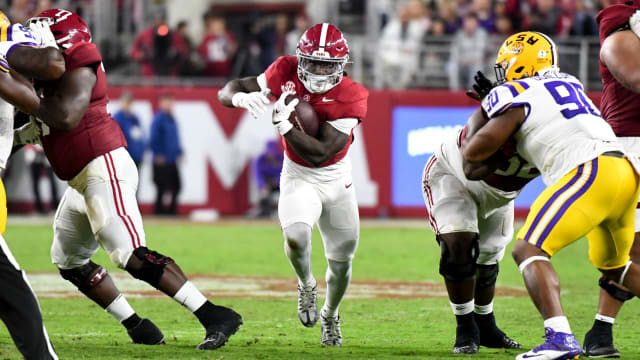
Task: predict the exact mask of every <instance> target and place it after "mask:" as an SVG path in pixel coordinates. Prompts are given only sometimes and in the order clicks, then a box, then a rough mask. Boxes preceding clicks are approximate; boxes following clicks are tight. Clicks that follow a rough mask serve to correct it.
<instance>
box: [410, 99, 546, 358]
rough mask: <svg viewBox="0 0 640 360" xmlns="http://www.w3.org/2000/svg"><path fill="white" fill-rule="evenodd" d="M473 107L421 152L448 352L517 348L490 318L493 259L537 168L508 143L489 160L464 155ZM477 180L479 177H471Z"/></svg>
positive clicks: (475, 118) (509, 235)
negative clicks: (434, 146)
mask: <svg viewBox="0 0 640 360" xmlns="http://www.w3.org/2000/svg"><path fill="white" fill-rule="evenodd" d="M480 111H481V110H477V111H476V113H474V115H472V116H471V117H470V118H469V122H468V124H467V126H465V128H464V129H462V130H461V131H460V132H459V133H458V134H456V136H452V137H449V138H447V139H445V140H444V141H443V143H442V145H441V146H440V147H439V150H438V151H437V152H436V153H435V154H434V155H433V156H431V158H429V161H428V162H427V164H426V166H425V168H424V174H423V178H422V184H423V195H424V201H425V204H426V206H427V211H428V218H429V224H430V226H431V228H432V229H433V231H434V232H435V233H436V240H437V241H438V244H439V245H440V250H441V256H440V268H439V271H440V274H441V275H442V276H443V277H444V281H445V284H446V287H447V293H448V294H449V302H450V304H451V308H452V310H453V313H454V315H455V317H456V323H457V327H456V341H455V344H454V346H453V350H452V352H453V353H454V354H475V353H477V352H478V351H479V347H480V345H482V346H486V347H490V348H507V349H520V348H522V346H521V345H520V344H518V343H517V342H516V341H515V340H513V339H510V338H509V337H507V336H506V335H505V334H504V332H502V331H501V330H500V329H499V328H498V326H497V325H496V321H495V316H494V312H493V297H494V295H495V285H496V279H497V278H498V269H499V265H498V264H499V262H500V261H501V260H502V258H503V256H504V252H505V249H506V247H507V245H508V244H509V242H511V239H513V211H514V209H513V200H514V199H515V198H516V197H517V196H518V194H519V193H520V191H521V190H522V188H523V187H524V186H525V185H526V184H527V183H528V182H529V181H531V180H533V179H534V178H535V177H536V176H538V175H539V174H540V173H539V172H538V170H537V169H536V168H535V167H533V166H532V165H531V164H530V163H528V162H527V161H525V160H524V159H523V158H522V157H521V156H520V155H519V154H518V153H516V152H515V149H510V151H509V155H508V156H507V155H504V151H503V152H501V153H500V154H503V155H502V157H501V158H500V159H499V163H500V168H497V166H498V159H495V161H494V159H492V161H491V162H482V163H478V164H475V163H469V162H467V161H465V160H464V159H463V158H462V155H461V154H460V146H461V144H462V143H463V141H464V140H465V138H467V137H471V136H472V135H473V134H474V133H475V131H476V130H477V129H478V128H480V127H481V126H482V125H483V124H481V123H479V121H480V119H482V116H483V115H481V114H479V112H480ZM472 180H481V181H472Z"/></svg>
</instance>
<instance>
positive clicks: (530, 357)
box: [522, 354, 544, 359]
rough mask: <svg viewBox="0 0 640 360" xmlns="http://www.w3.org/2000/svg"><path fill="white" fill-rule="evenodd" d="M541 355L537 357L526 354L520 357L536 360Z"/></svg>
mask: <svg viewBox="0 0 640 360" xmlns="http://www.w3.org/2000/svg"><path fill="white" fill-rule="evenodd" d="M543 355H544V354H538V355H527V354H524V355H522V358H523V359H533V358H537V357H540V356H543Z"/></svg>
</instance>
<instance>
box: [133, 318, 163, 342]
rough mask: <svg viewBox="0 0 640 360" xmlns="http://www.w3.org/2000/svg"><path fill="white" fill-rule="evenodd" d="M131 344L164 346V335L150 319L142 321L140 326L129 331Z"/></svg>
mask: <svg viewBox="0 0 640 360" xmlns="http://www.w3.org/2000/svg"><path fill="white" fill-rule="evenodd" d="M127 333H128V334H129V337H131V342H133V343H134V344H143V345H160V344H164V335H163V334H162V331H160V329H158V327H157V326H156V325H155V324H154V323H152V322H151V320H149V319H142V320H141V321H140V322H139V323H138V325H136V326H134V327H132V328H131V329H129V330H127Z"/></svg>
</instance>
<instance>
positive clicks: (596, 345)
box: [582, 328, 620, 358]
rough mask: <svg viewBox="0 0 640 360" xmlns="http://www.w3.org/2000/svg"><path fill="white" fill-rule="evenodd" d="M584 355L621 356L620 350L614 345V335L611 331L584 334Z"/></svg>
mask: <svg viewBox="0 0 640 360" xmlns="http://www.w3.org/2000/svg"><path fill="white" fill-rule="evenodd" d="M583 344H584V345H583V347H582V351H583V352H584V354H583V355H585V356H588V357H590V358H619V357H620V352H619V351H618V349H616V348H615V346H613V335H612V333H611V332H610V331H609V332H607V331H594V329H593V328H592V329H591V330H589V331H588V332H587V334H586V335H585V336H584V343H583Z"/></svg>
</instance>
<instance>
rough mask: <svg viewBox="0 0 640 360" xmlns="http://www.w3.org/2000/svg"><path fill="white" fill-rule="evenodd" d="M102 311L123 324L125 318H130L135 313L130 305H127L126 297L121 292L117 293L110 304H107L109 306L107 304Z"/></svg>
mask: <svg viewBox="0 0 640 360" xmlns="http://www.w3.org/2000/svg"><path fill="white" fill-rule="evenodd" d="M104 311H106V312H108V313H109V314H111V316H113V317H114V318H115V319H116V320H118V322H120V323H123V324H124V321H125V319H128V318H130V317H131V316H132V315H135V313H136V312H135V311H134V310H133V308H132V307H131V305H129V303H128V302H127V299H125V298H124V296H123V295H122V294H120V295H118V296H117V297H116V298H115V299H114V300H113V301H112V302H111V304H109V306H107V307H106V308H105V309H104ZM138 319H139V318H138ZM136 325H137V324H136ZM127 329H128V328H127Z"/></svg>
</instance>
